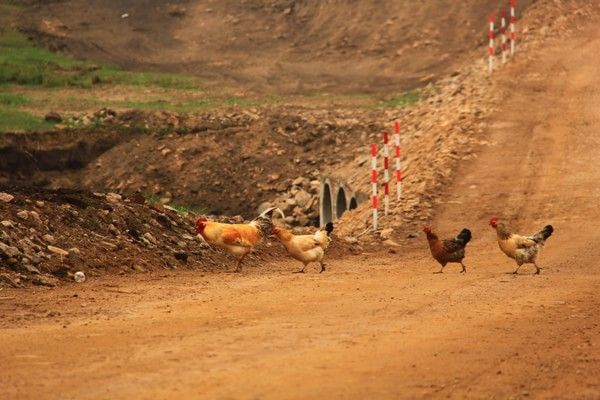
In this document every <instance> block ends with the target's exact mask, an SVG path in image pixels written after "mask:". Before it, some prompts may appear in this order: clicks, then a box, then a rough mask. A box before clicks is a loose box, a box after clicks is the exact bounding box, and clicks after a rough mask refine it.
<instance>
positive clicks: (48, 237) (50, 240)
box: [42, 233, 56, 244]
mask: <svg viewBox="0 0 600 400" xmlns="http://www.w3.org/2000/svg"><path fill="white" fill-rule="evenodd" d="M42 240H43V241H44V242H46V243H50V244H54V243H56V240H55V239H54V236H52V235H50V234H48V233H47V234H45V235H44V236H42Z"/></svg>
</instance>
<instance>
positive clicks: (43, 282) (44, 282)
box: [31, 275, 56, 287]
mask: <svg viewBox="0 0 600 400" xmlns="http://www.w3.org/2000/svg"><path fill="white" fill-rule="evenodd" d="M31 283H33V284H34V285H40V286H48V287H54V286H56V285H55V284H54V283H53V282H51V281H50V280H48V279H47V278H46V277H44V276H41V275H40V276H36V277H34V278H33V279H32V280H31Z"/></svg>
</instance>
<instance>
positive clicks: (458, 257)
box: [423, 226, 471, 274]
mask: <svg viewBox="0 0 600 400" xmlns="http://www.w3.org/2000/svg"><path fill="white" fill-rule="evenodd" d="M423 232H425V233H426V234H427V242H429V249H430V250H431V255H432V256H433V258H435V260H436V261H437V262H439V263H440V265H441V266H442V268H441V269H440V270H439V271H437V272H434V273H435V274H441V273H442V272H444V267H445V266H446V264H448V263H460V265H462V270H461V271H460V272H461V273H463V272H467V267H465V264H463V259H464V258H465V247H466V246H467V243H469V241H470V240H471V231H470V230H468V229H466V228H465V229H463V230H462V231H460V233H459V234H458V236H456V238H455V239H446V240H440V239H439V238H438V237H437V235H436V234H435V233H433V232H432V231H431V227H430V226H426V227H424V228H423Z"/></svg>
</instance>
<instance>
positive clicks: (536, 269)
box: [533, 262, 542, 275]
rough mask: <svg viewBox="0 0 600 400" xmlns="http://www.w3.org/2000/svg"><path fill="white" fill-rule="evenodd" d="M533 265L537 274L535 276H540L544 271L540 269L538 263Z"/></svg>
mask: <svg viewBox="0 0 600 400" xmlns="http://www.w3.org/2000/svg"><path fill="white" fill-rule="evenodd" d="M533 265H535V272H534V275H539V274H540V271H541V270H542V269H541V268H540V267H538V265H537V263H536V262H534V263H533Z"/></svg>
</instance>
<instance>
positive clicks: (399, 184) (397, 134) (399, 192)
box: [394, 121, 402, 201]
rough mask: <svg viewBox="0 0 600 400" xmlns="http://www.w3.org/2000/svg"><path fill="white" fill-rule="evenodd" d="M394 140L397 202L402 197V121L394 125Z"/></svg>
mask: <svg viewBox="0 0 600 400" xmlns="http://www.w3.org/2000/svg"><path fill="white" fill-rule="evenodd" d="M394 132H395V133H394V140H395V142H396V157H395V158H396V200H398V201H400V197H401V196H402V170H401V169H400V121H396V122H395V123H394Z"/></svg>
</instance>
